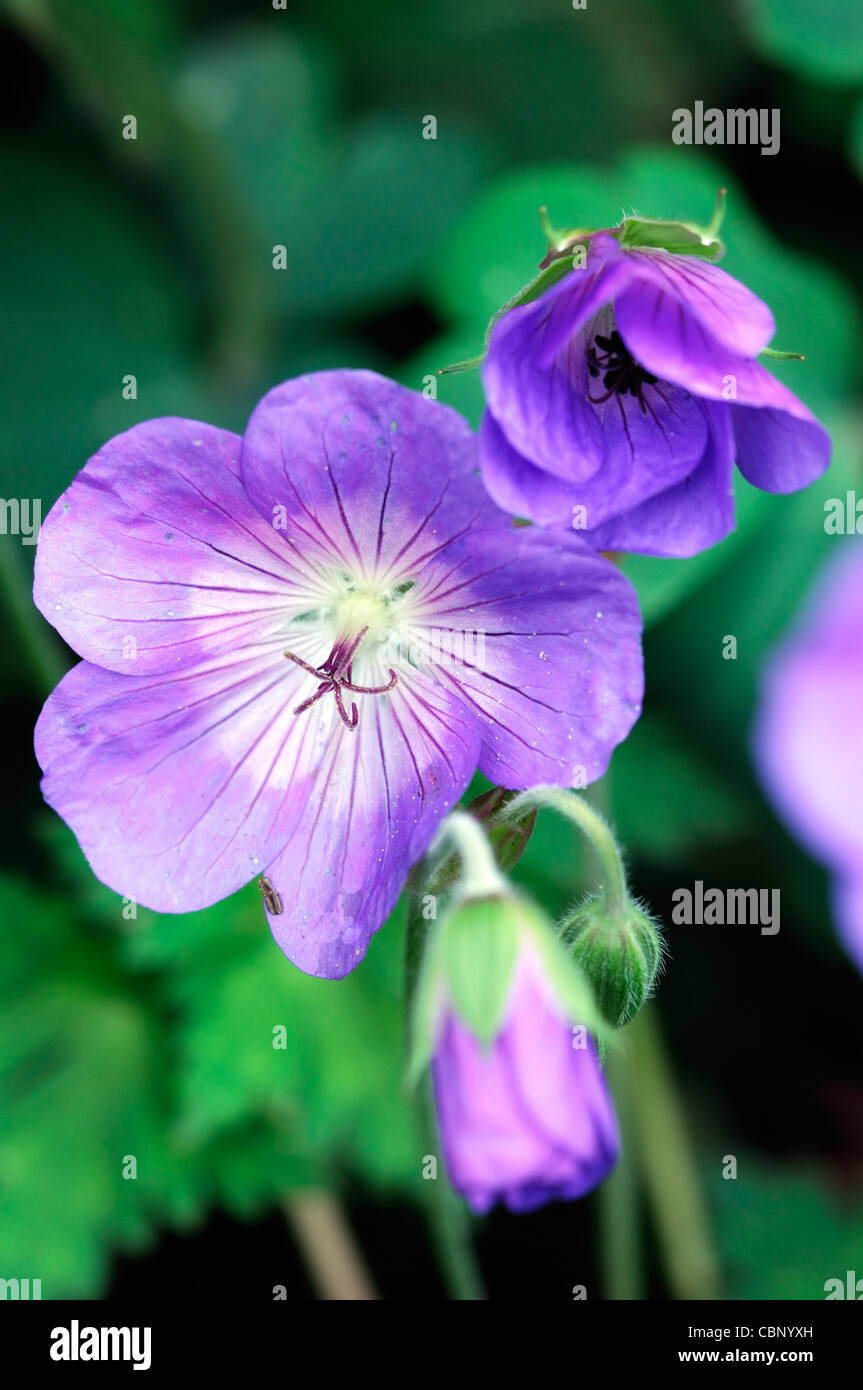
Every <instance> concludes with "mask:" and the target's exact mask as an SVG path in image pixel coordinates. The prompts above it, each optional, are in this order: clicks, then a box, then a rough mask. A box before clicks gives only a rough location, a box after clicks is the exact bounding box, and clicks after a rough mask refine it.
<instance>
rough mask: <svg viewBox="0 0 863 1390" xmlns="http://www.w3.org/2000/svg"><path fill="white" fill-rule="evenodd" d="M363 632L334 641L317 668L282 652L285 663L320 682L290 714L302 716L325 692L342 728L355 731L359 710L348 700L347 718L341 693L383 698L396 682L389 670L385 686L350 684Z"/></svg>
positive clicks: (393, 674)
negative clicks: (333, 702)
mask: <svg viewBox="0 0 863 1390" xmlns="http://www.w3.org/2000/svg"><path fill="white" fill-rule="evenodd" d="M367 632H368V627H364V628H361V629H360V631H359V632H358V633H357V635H356V637H351V638H349V637H343V638H342V639H341V640H340V641H338V642H335V643H334V644H333V647H332V650H331V651H330V654H329V656H328V657H327V659H326V661H325V662H323V664H322V665H320V666H311V665H310V664H309V662H308V661H304V660H303V658H302V657H301V656H297V655H296V653H295V652H285V653H284V655H285V656H286V657H287V659H288V660H289V661H293V662H294V663H295V665H297V666H299V667H300V668H301V669H302V670H303V671H305V672H306V673H307V674H308V675H310V676H316V677H317V679H318V680H319V681H320V685H319V686H318V688H317V690H316V691H315V693H314V695H310V696H309V698H308V699H307V700H303V702H302V704H299V705H297V707H296V709H295V710H294V711H293V712H294V714H303V713H304V712H305V711H306V710H307V709H311V707H312V705H314V704H317V702H318V700H320V699H321V698H322V697H323V696H324V695H326V694H328V693H329V691H332V692H333V696H334V698H335V702H336V709H337V710H338V712H339V718H340V719H341V721H342V723H343V724H344V726H345V728H346V729H355V728H356V727H357V724H358V723H359V718H360V716H359V711H358V710H357V707H356V705H355V704H354V702H353V701H351V714H350V718H348V713H347V710H346V709H345V702H344V697H343V695H342V691H343V690H350V691H351V692H352V694H355V695H385V694H386V693H387V691H389V690H392V688H393V686H394V685H395V684H396V682H397V680H398V676H397V675H396V673H395V671H393V670H392V669H391V670H390V673H389V675H390V678H389V680H388V681H387V683H386V685H354V683H353V681H352V680H351V676H352V674H353V664H354V657H355V656H356V654H357V651H358V650H359V646H360V643H361V642H362V640H363V638H364V637H365V635H366V633H367Z"/></svg>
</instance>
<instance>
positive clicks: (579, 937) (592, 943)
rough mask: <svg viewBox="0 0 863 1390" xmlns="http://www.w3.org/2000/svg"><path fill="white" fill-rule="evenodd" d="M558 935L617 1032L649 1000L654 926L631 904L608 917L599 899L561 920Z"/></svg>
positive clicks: (656, 947)
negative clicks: (615, 914)
mask: <svg viewBox="0 0 863 1390" xmlns="http://www.w3.org/2000/svg"><path fill="white" fill-rule="evenodd" d="M559 931H560V936H561V940H562V941H563V943H564V945H565V946H566V947H567V949H568V950H569V951H570V953H571V955H572V958H573V960H574V961H575V962H576V964H577V965H578V966H579V968H580V969H581V971H582V973H583V974H584V975H585V976H586V978H587V980H588V981H589V983H590V984H591V986H592V988H593V992H594V995H595V996H596V1001H597V1003H598V1005H599V1007H600V1009H601V1010H602V1012H603V1015H604V1016H605V1018H606V1020H607V1021H608V1022H609V1023H610V1024H611V1025H612V1027H614V1028H622V1027H623V1025H624V1024H625V1023H628V1022H629V1021H630V1019H632V1018H634V1017H635V1015H636V1014H637V1013H638V1011H639V1009H640V1008H641V1006H642V1004H643V1003H644V1002H645V1000H646V999H647V998H648V996H649V995H650V993H651V990H652V988H653V985H654V982H655V980H656V976H657V974H658V973H659V968H660V966H661V964H662V950H663V942H662V937H661V936H660V934H659V931H658V929H657V926H656V923H655V922H654V921H653V919H652V918H651V917H650V915H649V914H648V913H647V912H645V911H644V909H643V908H641V907H639V906H638V904H637V903H634V902H632V901H631V899H630V900H628V901H627V903H626V907H625V911H624V914H623V916H622V917H620V918H613V917H610V916H609V915H608V912H607V910H606V907H605V905H604V902H603V900H602V899H601V898H598V897H590V898H588V899H586V901H584V902H582V903H580V904H579V905H578V906H577V907H575V908H573V910H572V911H571V912H570V913H569V914H568V915H567V916H566V917H564V918H563V920H562V921H561V923H560V927H559Z"/></svg>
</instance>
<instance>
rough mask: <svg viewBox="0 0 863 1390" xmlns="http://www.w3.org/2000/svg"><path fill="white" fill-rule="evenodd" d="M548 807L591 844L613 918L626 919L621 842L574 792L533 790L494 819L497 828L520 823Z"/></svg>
mask: <svg viewBox="0 0 863 1390" xmlns="http://www.w3.org/2000/svg"><path fill="white" fill-rule="evenodd" d="M534 807H536V808H537V809H539V810H542V809H543V808H544V807H547V808H549V809H550V810H554V811H558V812H559V813H560V815H562V816H566V817H567V819H568V820H571V821H572V822H573V823H574V824H575V825H577V826H578V828H579V830H580V831H581V832H582V834H583V835H585V836H586V837H587V839H588V840H589V841H590V844H591V847H592V848H593V851H594V853H595V854H596V857H597V859H598V861H599V866H600V873H601V874H602V884H601V887H602V893H603V898H604V902H605V909H606V912H607V915H608V916H609V918H613V919H619V918H620V917H622V916H623V913H624V910H625V907H626V901H627V893H626V873H625V870H624V867H623V859H622V857H621V854H620V850H619V849H618V846H617V841H616V840H615V838H614V835H613V834H612V833H611V830H610V829H609V826H608V824H607V822H606V821H605V819H604V818H603V817H602V816H601V815H600V814H599V812H598V811H596V810H594V808H593V807H592V806H591V805H590V804H589V803H588V802H587V801H585V799H584V798H583V797H581V796H576V795H575V793H574V792H568V791H562V790H561V788H560V787H532V788H531V790H530V791H526V792H522V793H521V794H520V795H519V796H515V797H513V799H512V801H510V802H508V803H507V805H506V806H505V807H504V809H503V810H502V811H501V812H500V813H499V814H498V815H496V816H495V817H494V824H496V825H503V824H505V823H506V822H507V821H510V820H517V819H518V817H519V816H522V815H524V813H525V811H529V810H532V809H533V808H534Z"/></svg>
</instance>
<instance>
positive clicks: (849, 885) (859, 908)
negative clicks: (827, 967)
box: [831, 863, 863, 971]
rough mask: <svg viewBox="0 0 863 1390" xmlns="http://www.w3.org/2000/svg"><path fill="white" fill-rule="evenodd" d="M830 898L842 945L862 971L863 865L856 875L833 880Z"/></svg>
mask: <svg viewBox="0 0 863 1390" xmlns="http://www.w3.org/2000/svg"><path fill="white" fill-rule="evenodd" d="M831 898H832V903H833V916H834V918H835V921H836V926H837V929H838V931H839V935H840V937H841V938H842V944H843V945H844V947H845V950H846V951H847V952H848V954H849V956H850V957H851V959H852V960H853V962H854V964H855V965H856V966H857V969H858V970H860V971H863V863H861V865H860V868H859V870H858V872H857V873H855V874H844V873H843V874H840V875H839V876H838V877H837V878H836V879H834V881H833V885H832V891H831Z"/></svg>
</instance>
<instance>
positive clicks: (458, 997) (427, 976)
mask: <svg viewBox="0 0 863 1390" xmlns="http://www.w3.org/2000/svg"><path fill="white" fill-rule="evenodd" d="M521 913H522V906H521V903H520V900H519V899H517V898H509V897H502V896H501V897H489V898H468V899H465V900H462V901H461V902H457V903H456V904H454V905H453V906H451V907H450V908H449V909H448V910H447V912H446V914H445V916H444V918H443V920H442V921H441V922H440V923H439V924H438V925H437V927H436V928H434V930H433V931H432V932H430V933H429V938H428V940H427V944H426V949H425V955H424V958H423V962H422V967H421V970H420V977H419V980H418V982H417V988H416V992H415V994H414V1000H413V1008H412V1016H411V1038H410V1048H409V1055H408V1070H407V1082H408V1085H409V1086H414V1085H416V1083H417V1081H418V1080H419V1078H420V1076H421V1075H422V1072H423V1070H424V1069H425V1067H426V1066H427V1065H428V1063H429V1061H430V1060H431V1056H432V1053H433V1051H434V1046H435V1034H436V1031H437V1022H438V1018H439V1012H440V1009H441V1008H443V1007H446V1008H451V1009H454V1010H455V1012H456V1013H458V1015H459V1016H460V1017H461V1018H462V1020H463V1021H464V1023H465V1024H466V1025H467V1027H468V1028H470V1030H471V1032H472V1033H473V1034H474V1036H475V1037H476V1038H478V1039H479V1041H480V1042H481V1043H483V1044H484V1045H485V1046H489V1045H490V1044H491V1043H492V1042H493V1041H494V1039H495V1037H496V1036H497V1033H498V1032H499V1030H500V1024H501V1022H502V1019H503V1015H504V1012H505V1010H506V1005H507V1001H508V998H509V987H510V984H511V981H512V972H513V968H514V966H515V961H516V957H517V955H518V948H519V928H520V924H521Z"/></svg>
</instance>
